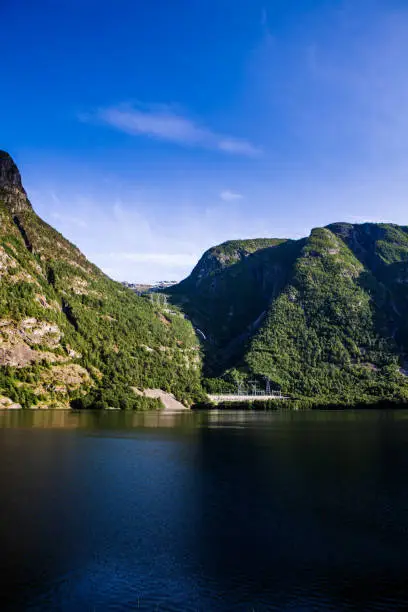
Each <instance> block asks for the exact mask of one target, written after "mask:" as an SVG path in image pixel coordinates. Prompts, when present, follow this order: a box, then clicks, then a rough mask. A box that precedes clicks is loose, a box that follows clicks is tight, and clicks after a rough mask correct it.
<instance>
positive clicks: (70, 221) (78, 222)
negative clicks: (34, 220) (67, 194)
mask: <svg viewBox="0 0 408 612" xmlns="http://www.w3.org/2000/svg"><path fill="white" fill-rule="evenodd" d="M51 217H52V218H53V219H55V220H56V221H59V222H61V223H62V224H64V225H74V226H76V227H80V228H86V227H88V224H87V223H86V221H84V220H83V219H81V218H80V217H75V216H72V215H64V214H61V213H59V212H57V211H53V212H52V213H51Z"/></svg>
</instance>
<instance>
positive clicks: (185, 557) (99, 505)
mask: <svg viewBox="0 0 408 612" xmlns="http://www.w3.org/2000/svg"><path fill="white" fill-rule="evenodd" d="M407 448H408V413H407V412H405V411H391V410H390V411H387V410H384V411H364V412H353V411H347V412H325V411H319V412H308V413H288V412H287V413H249V412H247V413H220V412H212V413H183V414H179V415H171V414H166V413H144V414H133V413H117V412H111V413H95V412H88V413H82V414H75V413H68V412H48V413H47V412H34V411H33V412H21V411H19V412H13V413H12V412H9V413H1V414H0V490H1V504H0V562H1V577H2V582H3V585H4V586H3V589H2V591H1V593H0V599H1V600H2V601H1V609H2V610H62V611H71V610H73V611H74V610H138V609H140V610H152V611H155V610H170V611H171V610H177V611H187V612H188V611H190V610H191V611H193V610H194V611H197V610H203V611H206V612H207V611H212V610H214V611H218V610H220V611H221V610H248V611H261V610H368V609H370V610H397V609H401V610H402V609H407V607H408V581H407V576H408V478H407V475H408V452H407Z"/></svg>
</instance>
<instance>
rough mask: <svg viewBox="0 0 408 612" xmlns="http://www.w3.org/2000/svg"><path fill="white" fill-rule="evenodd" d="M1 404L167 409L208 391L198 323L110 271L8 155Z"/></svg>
mask: <svg viewBox="0 0 408 612" xmlns="http://www.w3.org/2000/svg"><path fill="white" fill-rule="evenodd" d="M0 277H1V282H0V365H1V366H2V367H1V369H0V404H1V405H2V406H4V407H7V406H16V405H21V406H23V407H27V408H31V407H41V408H46V407H54V408H69V407H70V406H75V407H78V408H86V407H103V408H106V407H117V408H135V409H138V408H148V407H150V408H157V407H159V406H160V402H159V400H155V399H151V398H148V397H145V396H143V395H140V394H139V393H136V390H145V389H149V388H157V389H161V390H162V391H164V392H169V393H172V394H174V395H175V397H176V398H177V399H178V400H181V401H183V402H184V403H185V404H186V405H190V404H191V403H193V402H194V401H196V400H197V399H199V398H201V397H202V391H201V385H200V357H199V354H200V353H199V346H198V341H197V339H196V336H195V334H194V330H193V328H192V327H191V325H190V324H189V322H188V321H186V320H185V319H184V317H183V316H182V314H181V313H179V312H178V311H176V309H174V308H173V311H172V312H164V309H163V308H162V307H161V306H160V304H153V303H151V302H150V301H149V300H148V299H145V298H143V297H139V296H137V295H135V294H134V293H133V292H132V291H131V290H130V289H127V288H125V287H123V286H122V285H121V284H120V283H117V282H115V281H113V280H111V279H109V278H108V277H107V276H106V275H105V274H104V273H103V272H102V271H101V270H99V269H98V268H97V267H96V266H95V265H94V264H92V263H91V262H89V261H88V260H87V259H86V257H85V256H84V255H83V254H82V253H81V251H80V250H79V249H78V248H77V247H76V246H75V245H73V244H71V243H70V242H69V241H68V240H66V239H65V238H64V237H63V236H62V235H61V234H60V233H58V232H57V231H56V230H55V229H54V228H52V227H51V226H50V225H48V224H47V223H45V222H44V221H43V220H42V219H40V218H39V217H38V216H37V214H36V213H35V211H34V210H33V208H32V206H31V204H30V202H29V200H28V197H27V194H26V192H25V190H24V188H23V186H22V181H21V177H20V173H19V171H18V168H17V166H16V165H15V164H14V162H13V160H12V159H11V157H10V156H9V155H8V154H7V153H5V152H1V153H0Z"/></svg>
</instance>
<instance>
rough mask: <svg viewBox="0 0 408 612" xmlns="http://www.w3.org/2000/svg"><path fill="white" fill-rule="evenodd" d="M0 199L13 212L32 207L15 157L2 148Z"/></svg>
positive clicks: (0, 153)
mask: <svg viewBox="0 0 408 612" xmlns="http://www.w3.org/2000/svg"><path fill="white" fill-rule="evenodd" d="M0 199H1V200H3V201H4V202H5V204H6V205H7V206H8V207H9V208H10V210H11V212H12V213H13V214H15V213H17V212H21V211H22V210H26V209H29V208H31V204H30V202H29V200H28V198H27V194H26V192H25V189H24V187H23V184H22V182H21V175H20V172H19V169H18V168H17V165H16V164H15V162H14V160H13V158H12V157H11V155H9V153H7V152H6V151H1V150H0Z"/></svg>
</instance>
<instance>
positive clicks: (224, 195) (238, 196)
mask: <svg viewBox="0 0 408 612" xmlns="http://www.w3.org/2000/svg"><path fill="white" fill-rule="evenodd" d="M243 197H244V196H243V195H242V193H237V192H235V191H230V190H229V189H226V190H225V191H221V193H220V198H221V200H223V201H224V202H236V201H237V200H242V199H243Z"/></svg>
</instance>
